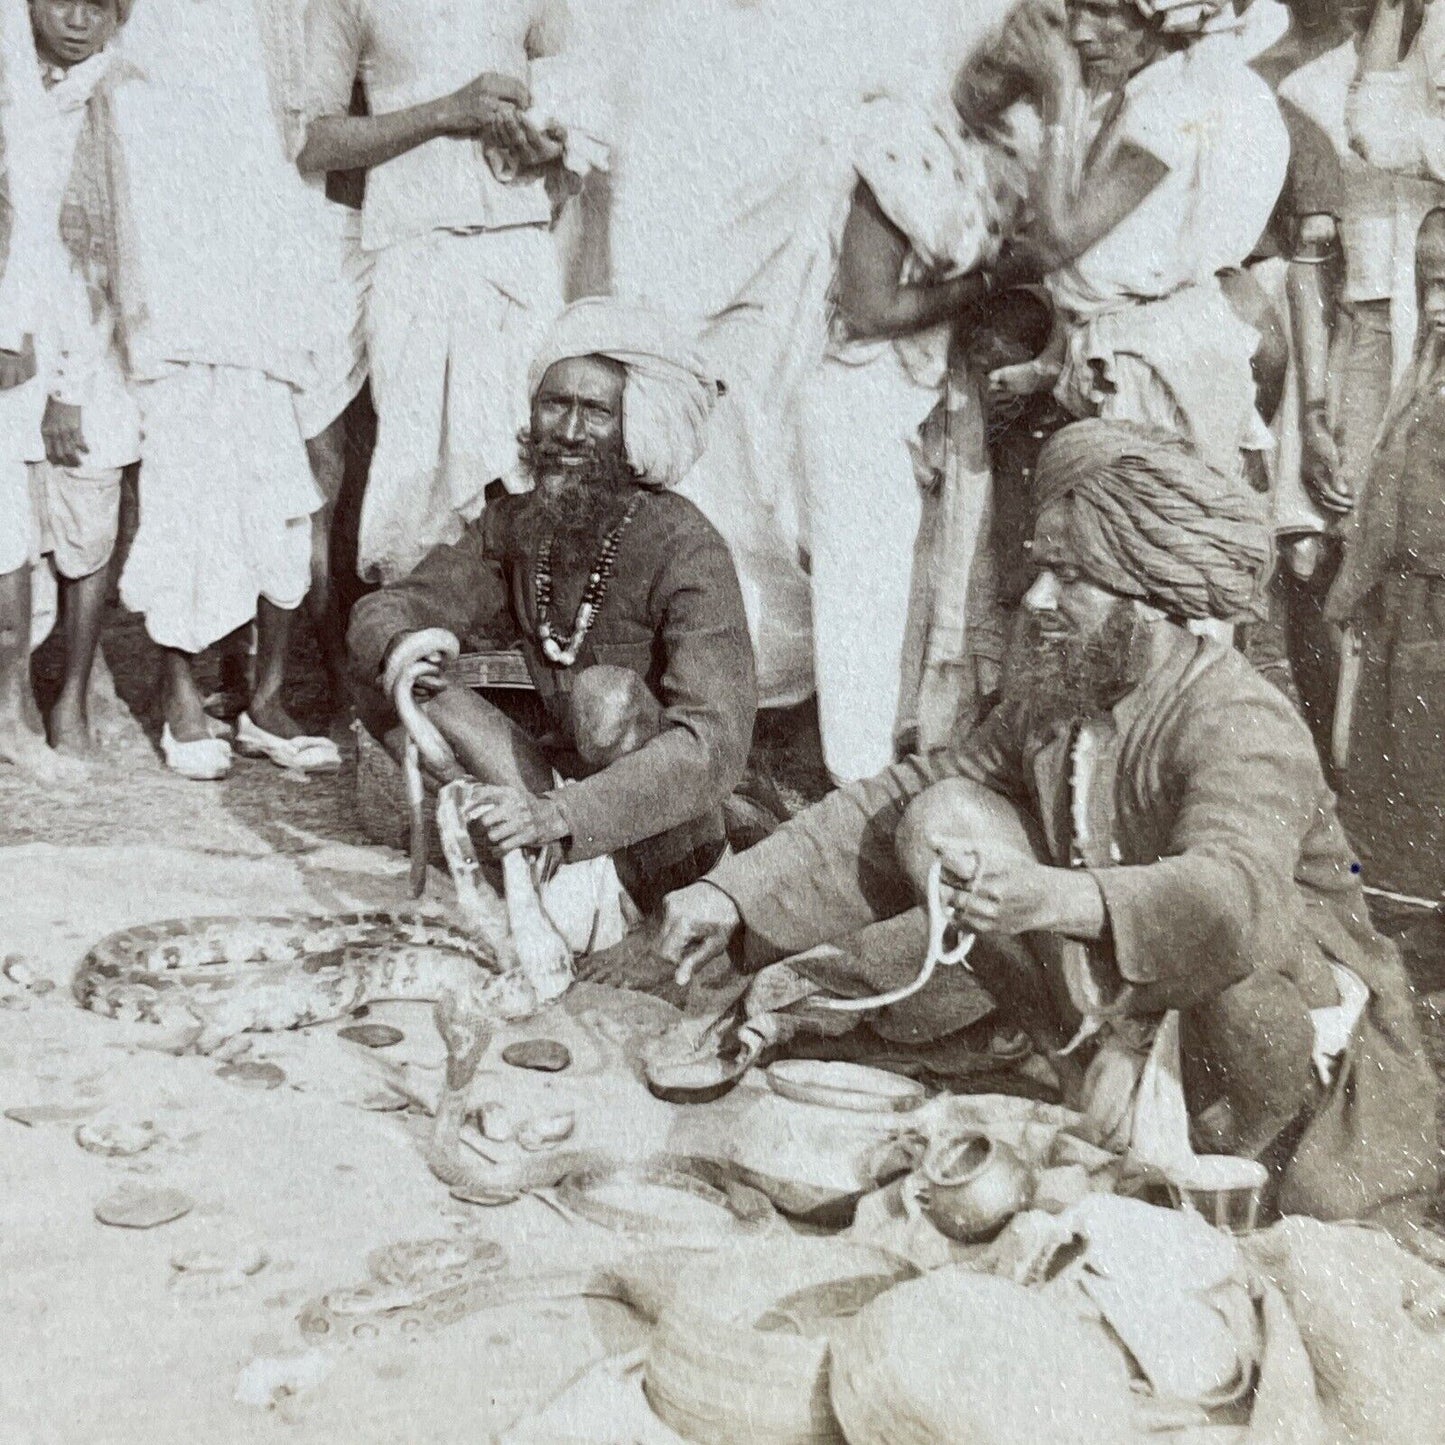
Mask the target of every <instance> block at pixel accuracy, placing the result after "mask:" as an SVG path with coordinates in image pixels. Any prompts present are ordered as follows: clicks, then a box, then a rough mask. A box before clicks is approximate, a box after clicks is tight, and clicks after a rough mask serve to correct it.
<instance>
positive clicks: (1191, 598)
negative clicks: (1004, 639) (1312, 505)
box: [1034, 419, 1273, 622]
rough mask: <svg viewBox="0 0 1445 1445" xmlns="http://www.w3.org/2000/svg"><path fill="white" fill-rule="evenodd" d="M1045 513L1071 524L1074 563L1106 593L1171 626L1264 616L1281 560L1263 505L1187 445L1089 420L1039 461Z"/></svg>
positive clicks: (1039, 500) (1064, 434)
mask: <svg viewBox="0 0 1445 1445" xmlns="http://www.w3.org/2000/svg"><path fill="white" fill-rule="evenodd" d="M1034 487H1035V491H1034V501H1035V505H1036V508H1037V511H1038V512H1039V513H1041V512H1043V511H1044V509H1045V508H1046V507H1052V506H1055V505H1057V504H1059V503H1063V504H1065V505H1067V507H1068V508H1069V511H1070V513H1071V514H1072V515H1071V523H1072V525H1071V533H1072V538H1073V543H1074V549H1075V552H1076V555H1075V557H1074V558H1073V561H1074V562H1075V563H1076V564H1077V565H1078V566H1079V567H1080V568H1081V569H1082V570H1083V572H1084V574H1085V575H1086V576H1087V577H1088V578H1089V579H1090V580H1091V581H1093V582H1095V583H1097V584H1098V585H1099V586H1101V587H1107V588H1108V589H1109V591H1111V592H1117V593H1119V594H1120V595H1121V596H1123V597H1136V598H1138V599H1139V600H1141V601H1144V602H1151V603H1153V604H1154V605H1155V606H1156V607H1159V608H1160V609H1162V610H1163V611H1164V612H1167V613H1168V614H1169V615H1170V616H1172V617H1180V618H1203V617H1214V618H1218V619H1219V620H1221V621H1224V622H1232V621H1236V620H1239V619H1241V618H1243V617H1245V616H1247V615H1250V614H1251V613H1252V612H1254V611H1255V606H1256V603H1257V600H1258V597H1259V593H1260V590H1261V587H1262V585H1263V583H1264V580H1265V578H1266V577H1267V576H1268V573H1269V566H1270V561H1271V559H1272V556H1273V547H1272V545H1271V536H1270V529H1269V524H1268V521H1267V518H1266V514H1265V508H1264V500H1263V498H1261V497H1260V496H1259V495H1258V494H1257V493H1255V492H1253V491H1251V490H1250V489H1249V488H1248V486H1247V485H1246V484H1245V482H1244V480H1243V479H1242V478H1239V479H1235V478H1231V477H1226V476H1224V475H1223V474H1222V473H1221V472H1217V471H1215V470H1214V468H1212V467H1211V466H1209V465H1208V464H1207V463H1206V462H1203V461H1201V460H1200V459H1199V458H1198V457H1197V456H1196V455H1195V454H1194V452H1193V451H1192V450H1191V449H1190V447H1189V446H1188V444H1187V443H1185V442H1183V441H1180V440H1178V439H1177V438H1174V437H1171V436H1167V435H1165V434H1163V433H1160V432H1155V431H1151V430H1149V429H1148V428H1146V427H1141V426H1136V425H1134V424H1133V423H1132V422H1124V421H1105V420H1102V419H1090V420H1087V421H1079V422H1074V423H1073V424H1072V425H1071V426H1066V427H1065V428H1064V429H1063V430H1062V431H1060V432H1058V433H1056V434H1055V435H1054V436H1053V437H1051V438H1050V439H1049V441H1048V442H1047V443H1046V445H1045V446H1044V448H1043V450H1042V451H1041V452H1040V453H1039V462H1038V471H1037V473H1036V476H1035V479H1034Z"/></svg>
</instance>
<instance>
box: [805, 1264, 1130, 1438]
mask: <svg viewBox="0 0 1445 1445" xmlns="http://www.w3.org/2000/svg"><path fill="white" fill-rule="evenodd" d="M829 1386H830V1389H831V1392H832V1402H833V1408H834V1410H835V1411H836V1412H837V1418H838V1420H839V1421H840V1423H841V1426H842V1429H843V1430H844V1432H845V1435H846V1438H847V1440H848V1442H849V1445H1046V1442H1047V1445H1052V1442H1054V1441H1057V1442H1059V1445H1064V1442H1068V1445H1139V1442H1140V1439H1141V1437H1140V1436H1139V1434H1138V1433H1137V1432H1136V1430H1135V1428H1134V1424H1133V1420H1132V1416H1133V1396H1132V1393H1131V1390H1130V1383H1129V1371H1128V1368H1127V1365H1126V1363H1125V1360H1124V1354H1123V1351H1122V1350H1120V1349H1119V1348H1118V1347H1117V1346H1115V1345H1114V1344H1113V1343H1112V1342H1111V1341H1110V1340H1109V1338H1108V1337H1107V1335H1106V1334H1105V1332H1104V1329H1103V1327H1102V1326H1099V1325H1096V1324H1093V1323H1092V1322H1090V1321H1085V1320H1082V1319H1080V1318H1078V1317H1077V1316H1074V1315H1072V1314H1070V1313H1068V1312H1067V1311H1066V1310H1064V1309H1063V1308H1062V1307H1061V1306H1059V1305H1056V1304H1053V1303H1052V1302H1050V1301H1048V1300H1045V1299H1041V1298H1040V1297H1039V1296H1038V1295H1037V1294H1035V1293H1033V1292H1031V1291H1029V1290H1026V1289H1024V1288H1023V1286H1022V1285H1017V1284H1014V1283H1012V1282H1011V1281H1009V1280H1004V1279H995V1278H994V1277H993V1276H991V1275H986V1274H976V1273H973V1272H972V1271H970V1270H967V1269H964V1268H962V1267H958V1266H953V1267H947V1268H944V1269H938V1270H935V1271H933V1273H931V1274H928V1275H925V1276H924V1277H923V1278H922V1279H919V1280H913V1281H910V1282H908V1283H906V1284H901V1285H899V1287H898V1288H897V1289H895V1290H890V1291H889V1292H888V1293H887V1294H885V1295H883V1296H882V1297H881V1298H880V1299H878V1300H876V1301H874V1302H873V1303H872V1304H870V1305H867V1306H865V1307H864V1308H863V1309H862V1310H861V1311H860V1312H859V1313H858V1316H857V1318H856V1319H853V1320H849V1321H846V1322H844V1323H843V1324H841V1325H840V1326H839V1328H838V1331H837V1333H836V1334H835V1335H834V1337H833V1347H832V1360H831V1363H830V1367H829Z"/></svg>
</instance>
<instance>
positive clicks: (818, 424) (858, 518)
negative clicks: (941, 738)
mask: <svg viewBox="0 0 1445 1445" xmlns="http://www.w3.org/2000/svg"><path fill="white" fill-rule="evenodd" d="M937 400H938V388H937V387H936V386H927V385H923V384H921V383H919V382H918V381H916V380H914V378H913V377H912V376H911V375H910V374H909V372H908V371H907V369H906V368H905V366H904V364H903V362H902V360H901V358H900V357H899V355H898V352H897V351H896V350H895V349H894V347H892V346H891V345H885V346H883V347H880V348H878V349H877V350H876V351H875V352H874V353H873V355H872V357H871V359H869V360H867V361H864V362H861V363H860V364H850V363H848V362H844V361H840V360H839V359H838V358H836V357H829V358H828V359H827V360H825V361H824V363H823V365H822V366H821V367H820V368H819V370H818V373H817V375H816V376H815V378H814V379H813V381H812V382H810V383H809V385H808V386H807V388H806V389H805V391H804V393H803V402H802V447H803V463H804V464H803V473H804V478H805V484H806V512H805V530H806V533H807V539H808V548H809V554H810V556H811V559H812V584H813V586H812V591H813V659H814V668H815V672H816V676H817V684H818V724H819V730H820V731H821V733H822V738H823V757H824V761H825V762H826V763H827V767H828V771H829V773H830V774H831V775H832V777H833V779H834V780H835V781H837V782H844V781H848V780H851V779H855V778H867V777H872V775H873V774H874V773H876V772H879V771H880V770H881V769H883V768H885V767H887V766H888V764H889V763H891V762H892V761H893V749H894V738H895V734H896V730H897V726H898V721H899V712H900V703H901V700H902V699H901V688H902V679H903V673H904V669H903V645H904V638H905V636H906V633H907V629H908V606H909V596H910V593H911V591H912V580H913V573H912V559H913V552H914V544H915V542H916V540H917V537H918V528H919V523H920V521H921V520H922V517H923V497H922V493H921V492H920V490H919V486H918V480H917V477H916V475H915V472H914V467H913V447H914V446H915V445H916V443H917V436H918V428H919V426H920V425H921V424H922V423H923V420H924V418H925V417H926V416H927V415H928V413H929V412H930V411H931V410H932V408H933V406H934V404H935V403H936V402H937Z"/></svg>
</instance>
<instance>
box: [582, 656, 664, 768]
mask: <svg viewBox="0 0 1445 1445" xmlns="http://www.w3.org/2000/svg"><path fill="white" fill-rule="evenodd" d="M569 708H570V721H571V726H572V743H573V746H574V747H575V748H576V749H577V754H578V756H579V757H580V758H581V759H582V761H583V762H585V763H587V764H588V765H589V766H590V767H596V768H603V767H607V766H608V765H609V764H611V763H614V762H616V761H617V759H618V758H620V757H625V756H626V755H627V754H628V753H634V752H636V751H637V749H638V748H640V747H642V745H643V744H644V743H647V742H650V741H651V740H652V739H653V738H655V737H656V736H657V734H658V732H659V731H660V729H661V727H662V707H661V704H660V703H659V702H658V701H657V699H656V698H655V697H654V696H653V695H652V692H651V691H650V689H649V688H648V686H647V684H646V683H645V682H644V681H643V680H642V678H640V677H639V676H638V675H637V674H636V673H635V672H632V671H629V670H628V669H627V668H625V667H589V668H588V669H587V670H586V671H585V672H582V673H580V674H579V675H578V677H577V682H576V685H575V686H574V688H573V689H572V695H571V698H570V700H569Z"/></svg>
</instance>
